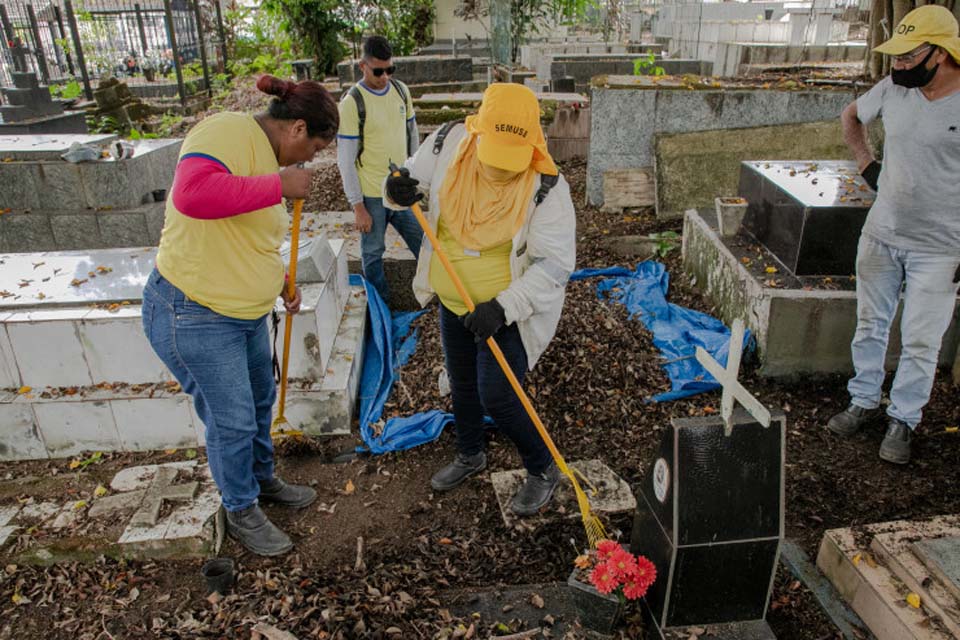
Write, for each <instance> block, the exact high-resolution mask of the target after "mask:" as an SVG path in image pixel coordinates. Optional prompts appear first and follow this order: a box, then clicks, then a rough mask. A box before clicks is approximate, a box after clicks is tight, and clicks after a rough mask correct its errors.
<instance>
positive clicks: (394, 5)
mask: <svg viewBox="0 0 960 640" xmlns="http://www.w3.org/2000/svg"><path fill="white" fill-rule="evenodd" d="M362 13H366V14H367V15H366V17H365V18H363V19H362V20H361V21H360V23H359V24H358V23H354V26H355V28H356V27H357V26H361V25H367V24H369V26H370V27H371V31H372V32H373V33H376V34H379V35H382V36H383V37H385V38H386V39H387V40H389V41H390V44H391V46H392V47H393V53H394V55H397V56H408V55H411V54H413V53H416V51H417V49H420V48H421V47H425V46H427V45H429V44H430V43H431V42H433V21H434V19H435V18H436V9H435V7H434V2H433V0H374V1H373V2H370V3H369V4H368V5H367V11H365V12H362ZM355 30H356V29H355Z"/></svg>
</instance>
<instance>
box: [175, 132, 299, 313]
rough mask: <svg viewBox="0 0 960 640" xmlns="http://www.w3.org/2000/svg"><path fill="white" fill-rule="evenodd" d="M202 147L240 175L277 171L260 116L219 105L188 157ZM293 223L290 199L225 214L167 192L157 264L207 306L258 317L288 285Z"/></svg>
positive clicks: (191, 137)
mask: <svg viewBox="0 0 960 640" xmlns="http://www.w3.org/2000/svg"><path fill="white" fill-rule="evenodd" d="M187 154H202V155H204V156H208V157H210V158H212V159H214V160H217V161H219V162H220V163H222V164H223V165H224V166H226V167H227V169H229V171H230V173H232V174H233V175H236V176H260V175H268V174H273V173H277V172H279V171H280V166H279V165H278V164H277V158H276V156H275V155H274V153H273V148H272V147H271V146H270V141H269V140H268V139H267V135H266V134H265V133H264V131H263V129H261V128H260V125H259V124H257V121H256V120H254V118H253V116H250V115H247V114H243V113H219V114H217V115H214V116H210V117H209V118H206V119H205V120H203V121H202V122H201V123H200V124H198V125H197V126H195V127H194V128H193V129H191V130H190V133H188V134H187V137H186V139H185V140H184V141H183V146H182V148H181V149H180V157H181V158H183V157H184V156H185V155H187ZM289 224H290V216H289V215H288V214H287V210H286V207H284V205H283V204H277V205H274V206H272V207H268V208H266V209H260V210H258V211H251V212H249V213H243V214H240V215H237V216H232V217H229V218H221V219H218V220H199V219H196V218H190V217H188V216H185V215H184V214H182V213H180V212H179V211H177V208H176V207H175V206H174V204H173V198H167V207H166V217H165V220H164V225H163V233H162V235H161V236H160V248H159V250H158V252H157V268H158V269H159V270H160V273H161V274H162V275H163V277H164V278H166V279H167V280H169V281H170V282H171V283H172V284H173V285H174V286H176V287H177V288H178V289H180V290H181V291H183V292H184V294H185V295H186V296H187V297H188V298H190V299H191V300H193V301H194V302H198V303H200V304H202V305H204V306H205V307H209V308H211V309H213V310H214V311H216V312H217V313H219V314H221V315H225V316H229V317H231V318H240V319H243V320H254V319H256V318H259V317H261V316H263V315H265V314H267V313H269V311H270V310H271V309H272V308H273V305H274V304H275V303H276V301H277V296H278V295H279V294H280V291H281V289H282V288H283V277H284V273H285V269H284V265H283V260H282V259H281V257H280V244H281V243H282V242H283V239H284V236H285V235H286V233H287V227H288V226H289Z"/></svg>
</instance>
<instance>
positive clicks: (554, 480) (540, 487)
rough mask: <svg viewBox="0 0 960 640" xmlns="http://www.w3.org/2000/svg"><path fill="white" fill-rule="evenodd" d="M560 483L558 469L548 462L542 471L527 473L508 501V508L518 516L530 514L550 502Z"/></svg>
mask: <svg viewBox="0 0 960 640" xmlns="http://www.w3.org/2000/svg"><path fill="white" fill-rule="evenodd" d="M559 483H560V470H559V469H557V465H555V464H554V463H552V462H551V463H550V466H549V467H547V469H546V471H544V472H543V473H538V474H532V473H529V472H528V473H527V479H526V481H524V483H523V486H522V487H520V490H519V491H517V495H515V496H513V500H511V501H510V510H511V511H513V513H515V514H516V515H518V516H532V515H533V514H535V513H536V512H537V511H539V510H540V509H541V507H543V506H544V505H545V504H547V503H548V502H550V498H552V497H553V492H554V490H555V489H556V488H557V485H558V484H559Z"/></svg>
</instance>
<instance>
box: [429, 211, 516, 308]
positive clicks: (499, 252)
mask: <svg viewBox="0 0 960 640" xmlns="http://www.w3.org/2000/svg"><path fill="white" fill-rule="evenodd" d="M437 239H438V240H440V246H441V247H442V248H443V251H444V253H446V254H447V257H448V258H450V262H451V264H453V268H454V269H455V270H456V272H457V275H458V276H460V280H462V281H463V286H464V287H466V289H467V293H469V294H470V298H471V299H472V300H473V301H474V303H476V304H479V303H481V302H486V301H487V300H492V299H493V298H496V297H497V294H498V293H500V292H501V291H503V290H504V289H506V288H507V287H509V286H510V250H511V249H512V248H513V242H512V241H511V240H508V241H507V242H504V243H503V244H500V245H497V246H496V247H493V248H491V249H487V250H486V251H469V250H464V248H463V246H462V245H461V244H460V243H459V242H457V240H456V238H454V237H453V234H451V233H450V230H449V229H448V228H447V225H446V224H445V223H444V221H443V216H440V219H439V220H438V221H437ZM430 286H431V287H432V288H433V290H434V291H436V292H437V296H438V297H439V298H440V302H442V303H443V306H445V307H446V308H447V309H449V310H450V311H452V312H454V313H455V314H457V315H458V316H462V315H463V314H465V313H466V312H467V305H465V304H464V303H463V300H461V299H460V294H459V293H458V292H457V288H456V287H455V286H453V280H451V279H450V276H449V275H447V270H446V269H444V268H443V263H442V262H440V258H439V256H438V255H437V252H436V251H434V252H433V256H432V257H431V258H430Z"/></svg>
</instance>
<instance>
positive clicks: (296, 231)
mask: <svg viewBox="0 0 960 640" xmlns="http://www.w3.org/2000/svg"><path fill="white" fill-rule="evenodd" d="M302 212H303V200H294V201H293V223H292V228H291V229H290V268H289V269H288V270H287V273H288V274H289V275H288V278H287V298H290V299H292V298H293V296H294V294H296V292H297V254H299V253H300V214H301V213H302ZM292 331H293V314H291V313H288V314H287V317H286V321H285V322H284V327H283V360H282V364H281V365H280V411H279V416H277V422H282V421H283V419H284V416H283V409H284V407H285V406H286V404H287V370H288V368H289V366H290V333H291V332H292Z"/></svg>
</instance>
